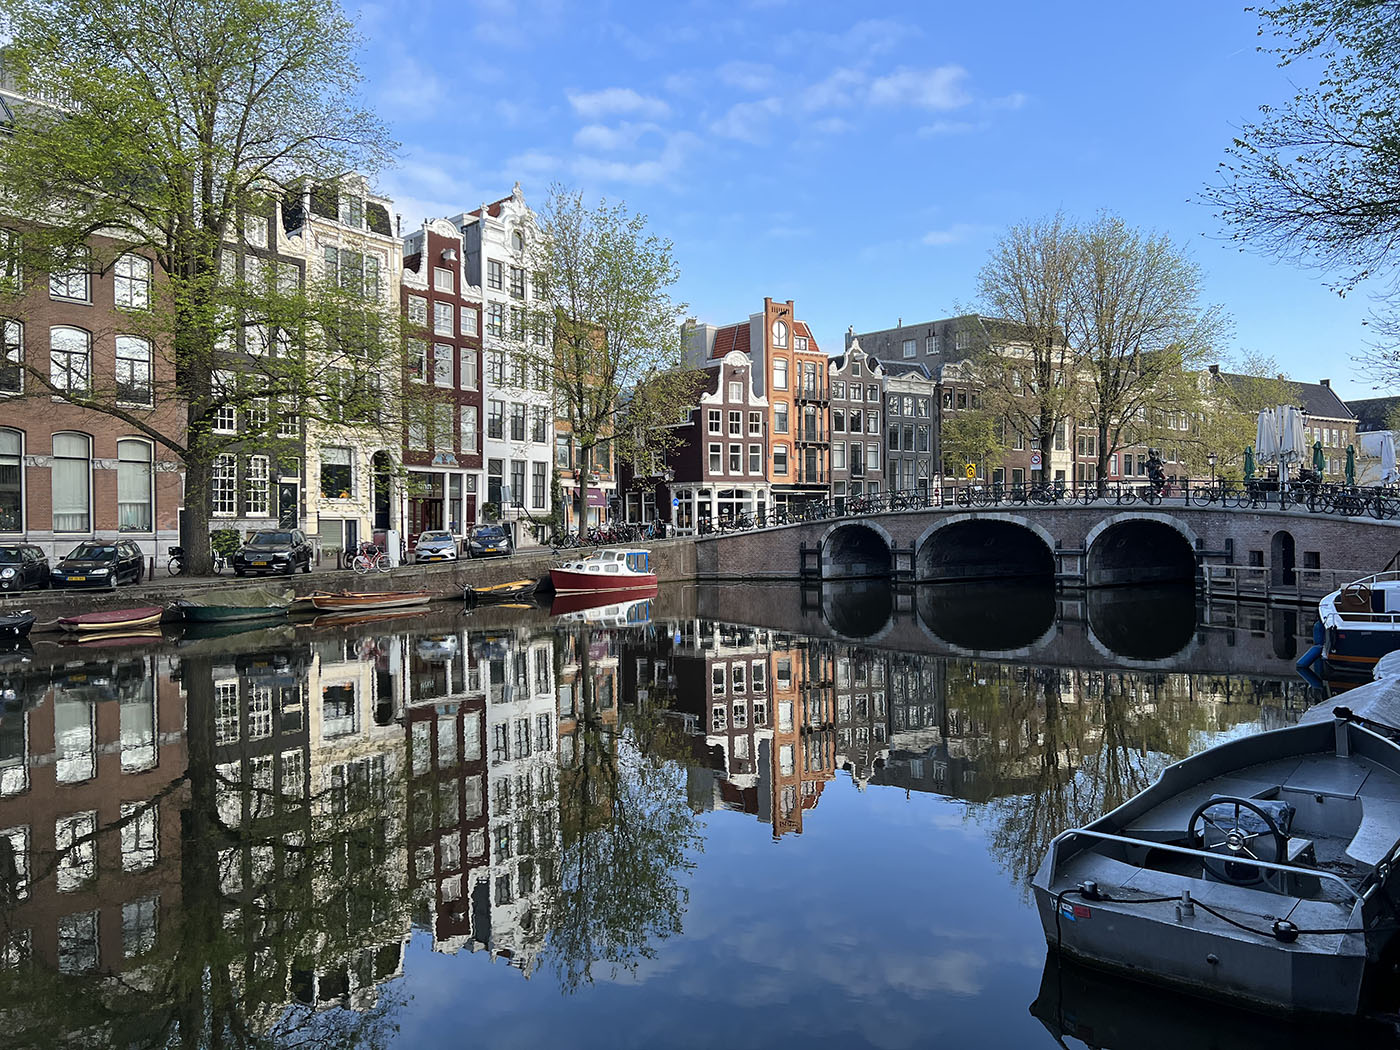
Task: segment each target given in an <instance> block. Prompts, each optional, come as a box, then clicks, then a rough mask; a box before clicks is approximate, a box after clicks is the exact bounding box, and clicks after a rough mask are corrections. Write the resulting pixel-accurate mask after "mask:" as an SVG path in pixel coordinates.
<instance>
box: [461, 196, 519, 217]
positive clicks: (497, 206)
mask: <svg viewBox="0 0 1400 1050" xmlns="http://www.w3.org/2000/svg"><path fill="white" fill-rule="evenodd" d="M513 196H514V194H508V195H507V196H505V197H502V198H501V199H500V200H498V201H492V202H491V203H490V204H488V205H486V214H488V215H490V216H491V218H493V219H499V218H500V217H501V207H502V205H504V204H505V203H506V201H508V200H510V199H511V197H513ZM467 214H468V215H475V216H476V217H477V218H478V219H479V218H481V209H480V208H476V209H474V210H472V211H469V212H467Z"/></svg>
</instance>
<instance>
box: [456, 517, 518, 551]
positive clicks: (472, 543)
mask: <svg viewBox="0 0 1400 1050" xmlns="http://www.w3.org/2000/svg"><path fill="white" fill-rule="evenodd" d="M462 550H463V552H464V553H465V554H466V556H467V557H468V558H498V557H505V556H506V555H507V554H509V553H511V545H510V533H508V532H507V531H506V530H505V529H504V528H503V527H502V526H500V525H482V526H481V527H480V528H477V529H473V530H472V534H471V535H470V536H468V537H467V540H466V542H465V543H463V544H462Z"/></svg>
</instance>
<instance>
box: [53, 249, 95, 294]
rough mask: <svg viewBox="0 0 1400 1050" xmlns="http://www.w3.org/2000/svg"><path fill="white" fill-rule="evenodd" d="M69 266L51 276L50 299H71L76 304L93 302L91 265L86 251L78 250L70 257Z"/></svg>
mask: <svg viewBox="0 0 1400 1050" xmlns="http://www.w3.org/2000/svg"><path fill="white" fill-rule="evenodd" d="M68 261H69V264H70V265H68V266H66V267H64V268H63V269H61V270H56V271H54V272H53V273H51V274H49V297H50V298H52V299H71V300H73V301H75V302H80V303H87V302H91V301H92V285H91V276H92V275H91V274H90V273H89V272H88V270H89V267H90V265H91V263H90V260H89V259H88V254H87V252H86V250H81V249H80V250H78V251H75V252H73V253H72V254H71V256H70V257H69V260H68Z"/></svg>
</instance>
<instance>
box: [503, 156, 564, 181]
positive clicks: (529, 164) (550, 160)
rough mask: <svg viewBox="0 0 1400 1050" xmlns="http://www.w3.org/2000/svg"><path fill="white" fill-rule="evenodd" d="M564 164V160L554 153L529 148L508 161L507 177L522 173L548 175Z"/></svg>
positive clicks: (515, 176) (506, 167)
mask: <svg viewBox="0 0 1400 1050" xmlns="http://www.w3.org/2000/svg"><path fill="white" fill-rule="evenodd" d="M563 166H564V162H563V160H562V159H560V158H559V157H556V156H555V155H554V154H552V153H546V152H544V151H543V150H537V149H528V150H526V151H525V152H524V153H517V154H516V155H515V156H513V157H511V158H510V159H509V160H507V161H506V163H505V177H506V178H510V179H514V178H519V177H520V176H521V175H548V174H549V173H550V172H553V171H558V170H559V169H560V168H562V167H563Z"/></svg>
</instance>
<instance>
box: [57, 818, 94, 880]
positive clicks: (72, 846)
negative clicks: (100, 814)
mask: <svg viewBox="0 0 1400 1050" xmlns="http://www.w3.org/2000/svg"><path fill="white" fill-rule="evenodd" d="M96 836H97V813H96V812H95V811H92V810H89V811H88V812H86V813H74V814H73V815H72V816H68V817H60V818H59V819H58V820H56V821H54V848H55V849H56V850H57V851H58V891H59V892H60V893H72V892H73V891H74V890H77V889H81V888H82V887H83V884H84V883H86V882H87V881H88V880H90V879H91V878H93V876H95V875H96V874H97V843H96V841H95V840H96Z"/></svg>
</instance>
